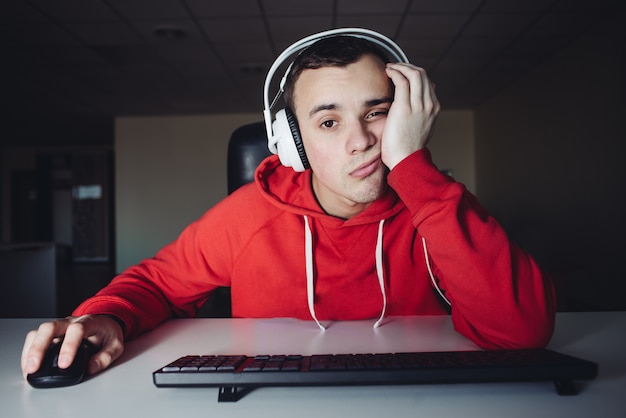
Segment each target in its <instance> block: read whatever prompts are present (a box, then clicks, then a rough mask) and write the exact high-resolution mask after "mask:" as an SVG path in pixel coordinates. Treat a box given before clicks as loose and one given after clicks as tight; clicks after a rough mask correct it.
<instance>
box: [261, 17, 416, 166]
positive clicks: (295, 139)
mask: <svg viewBox="0 0 626 418" xmlns="http://www.w3.org/2000/svg"><path fill="white" fill-rule="evenodd" d="M340 35H347V36H354V37H356V38H362V39H365V40H367V41H370V42H372V43H374V44H376V45H378V46H380V47H382V48H383V49H384V50H385V51H387V52H388V53H389V54H390V55H391V56H392V57H393V58H394V59H395V60H396V61H398V62H404V63H408V62H409V60H408V58H407V57H406V54H405V53H404V52H403V51H402V49H401V48H400V47H399V46H398V45H397V44H396V43H395V42H393V41H392V40H391V39H389V38H387V37H386V36H384V35H381V34H380V33H378V32H374V31H371V30H367V29H360V28H344V29H333V30H328V31H325V32H320V33H317V34H314V35H311V36H308V37H306V38H304V39H301V40H299V41H298V42H295V43H294V44H292V45H291V46H289V47H288V48H287V49H285V50H284V51H283V52H282V53H281V54H280V55H279V56H278V58H277V59H276V61H274V64H272V66H271V67H270V69H269V71H268V73H267V77H266V78H265V86H264V88H263V105H264V109H263V117H264V118H265V129H266V131H267V138H268V139H267V141H268V142H267V147H268V148H269V150H270V152H272V153H273V154H278V157H279V158H280V162H281V163H282V164H283V165H284V166H286V167H292V168H293V169H294V170H295V171H304V170H306V169H307V168H309V162H308V160H307V157H306V153H305V151H304V145H303V144H302V138H301V137H300V131H299V129H298V122H297V121H296V118H295V116H294V115H293V114H292V112H291V111H290V110H289V109H288V108H285V109H281V110H279V111H278V112H276V120H274V122H272V108H273V107H274V105H275V104H276V102H277V101H278V99H279V98H280V96H281V95H282V94H283V93H284V87H285V82H286V80H287V76H288V74H289V72H290V70H291V65H292V64H293V62H292V64H289V67H288V68H287V71H286V72H285V74H284V75H283V78H282V79H281V81H280V88H279V91H278V93H276V96H275V97H274V100H273V101H272V103H271V104H270V102H269V89H270V84H271V83H272V80H273V78H274V73H275V72H276V70H278V67H280V66H281V65H282V64H283V63H284V62H285V61H286V60H287V59H289V58H290V57H292V56H293V55H296V54H298V53H300V52H301V51H302V50H304V49H306V48H308V47H309V46H311V45H312V44H314V43H315V42H317V41H319V40H321V39H324V38H330V37H334V36H340Z"/></svg>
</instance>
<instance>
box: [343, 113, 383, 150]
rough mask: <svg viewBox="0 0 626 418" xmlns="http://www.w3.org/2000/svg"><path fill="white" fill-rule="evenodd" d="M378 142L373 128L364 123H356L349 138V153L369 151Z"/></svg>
mask: <svg viewBox="0 0 626 418" xmlns="http://www.w3.org/2000/svg"><path fill="white" fill-rule="evenodd" d="M376 142H377V138H376V135H375V133H374V132H373V131H372V129H371V126H370V125H369V124H367V123H366V122H364V121H360V122H355V123H354V127H353V128H352V130H351V131H350V135H349V137H348V143H347V147H348V153H350V154H358V153H361V152H363V151H367V150H368V149H370V148H371V147H373V146H374V145H375V144H376Z"/></svg>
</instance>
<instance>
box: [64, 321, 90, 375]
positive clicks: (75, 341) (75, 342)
mask: <svg viewBox="0 0 626 418" xmlns="http://www.w3.org/2000/svg"><path fill="white" fill-rule="evenodd" d="M83 338H85V327H84V325H83V323H82V322H79V321H76V322H72V323H71V324H70V325H69V326H68V327H67V329H66V331H65V337H64V338H63V344H62V345H61V349H60V350H59V360H58V364H59V368H61V369H66V368H68V367H70V366H71V365H72V362H73V361H74V358H75V357H76V353H77V352H78V349H79V347H80V345H81V344H82V342H83Z"/></svg>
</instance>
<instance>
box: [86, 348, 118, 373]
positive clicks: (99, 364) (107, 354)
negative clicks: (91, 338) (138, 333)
mask: <svg viewBox="0 0 626 418" xmlns="http://www.w3.org/2000/svg"><path fill="white" fill-rule="evenodd" d="M123 351H124V345H123V344H122V343H121V341H120V340H118V339H111V340H110V341H109V340H107V341H106V342H105V343H104V344H103V345H102V348H101V349H100V351H98V352H97V353H96V354H94V355H93V356H92V357H91V359H90V361H89V365H88V369H87V372H88V374H90V375H93V374H96V373H98V372H99V371H101V370H104V369H106V368H107V367H109V366H110V365H111V363H113V362H114V361H115V360H116V359H117V358H119V357H120V356H121V355H122V352H123Z"/></svg>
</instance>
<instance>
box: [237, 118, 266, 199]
mask: <svg viewBox="0 0 626 418" xmlns="http://www.w3.org/2000/svg"><path fill="white" fill-rule="evenodd" d="M270 154H271V153H270V151H269V149H268V148H267V133H266V131H265V123H264V122H256V123H251V124H249V125H244V126H242V127H240V128H237V129H236V130H235V131H234V132H233V133H232V135H231V137H230V142H229V143H228V166H227V170H228V194H231V193H232V192H234V191H235V190H237V189H238V188H239V187H241V186H243V185H244V184H246V183H250V182H251V181H253V180H254V171H255V170H256V168H257V166H258V165H259V163H260V162H261V161H262V160H263V159H264V158H265V157H267V156H269V155H270Z"/></svg>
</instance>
